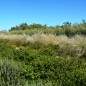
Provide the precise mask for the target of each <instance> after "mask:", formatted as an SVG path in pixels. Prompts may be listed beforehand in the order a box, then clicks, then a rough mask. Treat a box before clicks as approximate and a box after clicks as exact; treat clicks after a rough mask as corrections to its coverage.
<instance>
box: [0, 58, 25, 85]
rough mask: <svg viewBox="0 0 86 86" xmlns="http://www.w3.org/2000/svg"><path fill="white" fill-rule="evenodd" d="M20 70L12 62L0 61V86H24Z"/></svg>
mask: <svg viewBox="0 0 86 86" xmlns="http://www.w3.org/2000/svg"><path fill="white" fill-rule="evenodd" d="M20 69H21V68H20V67H19V66H18V64H17V63H15V62H14V61H13V60H8V59H0V86H24V79H22V78H21V77H20V72H21V70H20Z"/></svg>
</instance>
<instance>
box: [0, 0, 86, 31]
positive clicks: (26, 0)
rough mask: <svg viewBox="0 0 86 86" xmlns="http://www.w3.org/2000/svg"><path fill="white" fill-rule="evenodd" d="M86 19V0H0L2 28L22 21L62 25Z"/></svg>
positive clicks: (0, 25) (0, 27)
mask: <svg viewBox="0 0 86 86" xmlns="http://www.w3.org/2000/svg"><path fill="white" fill-rule="evenodd" d="M82 19H86V0H0V30H8V29H10V28H11V27H12V26H15V25H19V24H21V23H25V22H26V23H28V24H32V23H39V24H47V25H49V26H50V25H52V26H55V25H61V24H63V22H66V21H69V22H72V23H79V22H81V21H82Z"/></svg>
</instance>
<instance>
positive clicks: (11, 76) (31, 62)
mask: <svg viewBox="0 0 86 86" xmlns="http://www.w3.org/2000/svg"><path fill="white" fill-rule="evenodd" d="M57 53H58V52H57ZM57 53H56V51H55V50H54V48H53V47H52V46H51V47H50V45H49V46H46V47H44V48H39V49H38V48H34V49H30V48H29V47H27V48H25V47H19V48H16V46H14V45H9V44H6V43H4V44H0V59H7V60H0V61H1V62H0V68H1V69H0V73H1V83H2V80H3V83H2V84H1V86H3V84H4V86H10V85H11V86H19V85H18V84H19V83H20V84H21V86H24V84H27V83H28V85H29V84H30V85H31V83H33V84H35V85H36V83H37V82H38V81H39V80H42V81H43V82H41V81H40V83H41V84H42V85H43V84H47V83H48V84H49V82H50V84H51V86H55V85H56V84H57V86H59V85H61V86H72V85H73V86H85V85H86V59H85V58H79V57H68V56H64V55H63V56H58V54H57ZM14 62H16V64H17V65H16V64H15V63H14ZM19 63H21V65H19V66H18V64H19ZM22 80H23V81H24V82H22ZM33 80H34V82H31V81H33ZM25 81H28V82H25ZM16 83H17V84H16ZM38 83H39V82H38ZM15 84H16V85H15ZM28 85H27V86H28ZM33 86H34V85H33Z"/></svg>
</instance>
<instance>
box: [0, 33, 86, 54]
mask: <svg viewBox="0 0 86 86" xmlns="http://www.w3.org/2000/svg"><path fill="white" fill-rule="evenodd" d="M2 40H7V41H8V42H11V43H12V42H15V43H16V42H17V43H18V42H20V43H23V44H24V43H28V42H30V43H35V42H38V43H41V44H43V45H48V44H53V45H58V46H59V47H60V48H61V49H65V50H66V49H69V50H71V51H73V52H79V53H83V52H85V51H86V37H85V36H82V35H75V36H74V37H71V38H69V37H67V36H66V35H60V36H56V35H53V34H44V33H38V34H34V35H32V36H30V35H25V34H23V35H9V34H8V35H6V34H0V42H1V41H2Z"/></svg>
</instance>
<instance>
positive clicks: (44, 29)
mask: <svg viewBox="0 0 86 86" xmlns="http://www.w3.org/2000/svg"><path fill="white" fill-rule="evenodd" d="M9 31H10V33H11V34H29V35H33V34H35V33H45V34H54V35H67V36H74V35H76V34H78V35H86V21H85V20H82V23H79V24H78V23H76V24H71V23H70V22H65V23H63V25H60V26H59V25H57V26H47V25H41V24H31V25H28V24H27V23H22V24H20V25H19V26H15V27H12V28H11V29H10V30H9Z"/></svg>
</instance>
